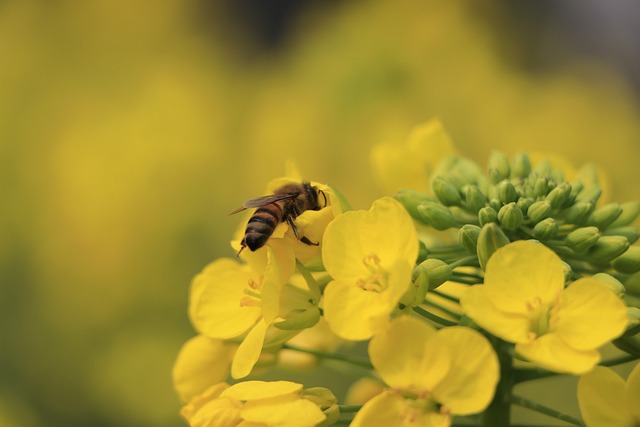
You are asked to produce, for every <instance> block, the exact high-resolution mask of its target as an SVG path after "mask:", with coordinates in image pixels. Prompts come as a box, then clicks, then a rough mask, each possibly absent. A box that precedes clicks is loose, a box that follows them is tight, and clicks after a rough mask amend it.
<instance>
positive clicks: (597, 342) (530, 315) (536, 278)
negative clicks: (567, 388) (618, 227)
mask: <svg viewBox="0 0 640 427" xmlns="http://www.w3.org/2000/svg"><path fill="white" fill-rule="evenodd" d="M564 283H565V269H564V266H563V263H562V261H561V260H560V258H559V257H558V256H557V255H556V254H555V253H554V252H553V251H551V250H550V249H549V248H547V247H546V246H544V245H542V244H540V243H538V242H536V241H517V242H514V243H510V244H508V245H506V246H504V247H502V248H500V249H498V250H497V251H496V252H495V253H494V254H493V255H492V256H491V258H489V261H488V263H487V267H486V272H485V278H484V285H475V286H472V287H471V288H469V290H468V291H467V292H466V293H465V294H464V295H463V297H462V299H461V301H460V302H461V305H462V307H463V308H464V310H465V312H466V313H467V314H468V315H469V316H470V317H471V318H473V320H474V321H475V322H476V323H477V324H478V325H480V326H481V327H482V328H484V329H486V330H487V331H488V332H490V333H492V334H493V335H495V336H497V337H500V338H502V339H503V340H505V341H508V342H511V343H515V351H516V353H517V354H518V355H519V356H521V357H523V358H524V359H526V360H528V361H530V362H533V363H534V364H536V365H538V366H541V367H543V368H545V369H549V370H552V371H557V372H566V373H572V374H581V373H584V372H587V371H589V370H590V369H591V368H593V366H595V364H596V363H598V361H599V360H600V354H599V352H598V350H597V348H598V347H600V346H601V345H603V344H605V343H606V342H608V341H610V340H612V339H614V338H616V337H617V336H619V335H620V334H621V333H622V332H623V331H624V329H625V327H626V325H627V310H626V307H625V305H624V304H623V303H622V301H620V299H619V298H617V297H616V296H615V295H614V294H613V293H612V292H611V291H610V290H609V289H608V288H607V287H606V285H605V284H604V283H602V282H601V281H599V280H598V279H595V278H590V277H589V278H582V279H579V280H576V281H575V282H573V283H571V284H569V286H567V287H566V288H565V286H564Z"/></svg>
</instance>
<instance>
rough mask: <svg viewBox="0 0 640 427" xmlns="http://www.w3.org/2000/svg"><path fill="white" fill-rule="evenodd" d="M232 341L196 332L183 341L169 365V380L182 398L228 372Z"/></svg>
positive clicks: (213, 382)
mask: <svg viewBox="0 0 640 427" xmlns="http://www.w3.org/2000/svg"><path fill="white" fill-rule="evenodd" d="M236 347H237V346H236V345H234V344H232V343H228V342H225V341H223V340H217V339H213V338H209V337H206V336H204V335H198V336H195V337H193V338H191V339H190V340H189V341H187V342H186V343H185V344H184V345H183V346H182V349H181V350H180V353H179V354H178V358H177V359H176V363H175V365H174V366H173V384H174V386H175V388H176V391H177V392H178V395H179V396H180V399H181V400H182V401H183V402H188V401H189V400H191V398H192V397H194V396H196V395H198V394H200V393H202V392H203V391H204V390H206V389H207V388H209V387H210V386H212V385H214V384H217V383H220V382H222V381H224V380H226V379H227V377H228V376H229V369H230V367H231V361H232V360H233V355H234V354H235V350H236Z"/></svg>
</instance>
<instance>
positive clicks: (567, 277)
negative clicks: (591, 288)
mask: <svg viewBox="0 0 640 427" xmlns="http://www.w3.org/2000/svg"><path fill="white" fill-rule="evenodd" d="M561 262H562V267H563V269H564V282H565V283H567V282H568V281H569V280H571V276H573V270H572V269H571V266H570V265H569V264H567V263H566V262H564V261H561Z"/></svg>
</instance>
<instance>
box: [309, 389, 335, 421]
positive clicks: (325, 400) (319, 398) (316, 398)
mask: <svg viewBox="0 0 640 427" xmlns="http://www.w3.org/2000/svg"><path fill="white" fill-rule="evenodd" d="M302 397H303V398H305V399H307V400H310V401H311V402H313V403H314V404H315V405H316V406H318V407H319V408H320V409H321V410H322V411H323V412H324V413H325V415H326V416H327V419H326V420H324V421H323V422H322V423H320V424H318V427H328V426H330V425H333V424H335V422H336V421H338V418H339V417H340V408H339V407H338V399H337V398H336V396H335V395H334V394H333V393H332V392H331V391H330V390H329V389H327V388H324V387H311V388H306V389H304V390H302Z"/></svg>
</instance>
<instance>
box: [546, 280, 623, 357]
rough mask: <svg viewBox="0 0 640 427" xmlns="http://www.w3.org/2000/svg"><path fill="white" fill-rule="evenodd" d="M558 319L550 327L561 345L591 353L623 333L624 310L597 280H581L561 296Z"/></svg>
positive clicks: (617, 300)
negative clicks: (560, 340) (590, 351)
mask: <svg viewBox="0 0 640 427" xmlns="http://www.w3.org/2000/svg"><path fill="white" fill-rule="evenodd" d="M552 316H553V315H552ZM557 318H558V320H557V324H556V325H555V326H552V328H553V331H554V332H555V333H556V334H558V336H560V337H561V338H562V340H563V341H564V342H566V343H567V344H568V345H570V346H571V347H573V348H575V349H578V350H590V349H594V348H596V347H600V346H601V345H603V344H604V343H606V342H608V341H610V340H612V339H614V338H616V337H618V336H619V335H620V334H622V332H624V329H625V327H626V326H627V309H626V307H625V305H624V303H623V302H622V301H620V299H618V298H617V297H616V296H615V295H614V294H613V292H611V291H610V290H609V289H608V288H607V287H606V286H605V285H603V284H602V283H601V282H599V281H598V280H596V279H591V278H588V279H580V280H577V281H575V282H573V283H571V285H569V287H567V289H565V291H564V292H563V293H562V299H561V301H560V303H559V304H558V307H557Z"/></svg>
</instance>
